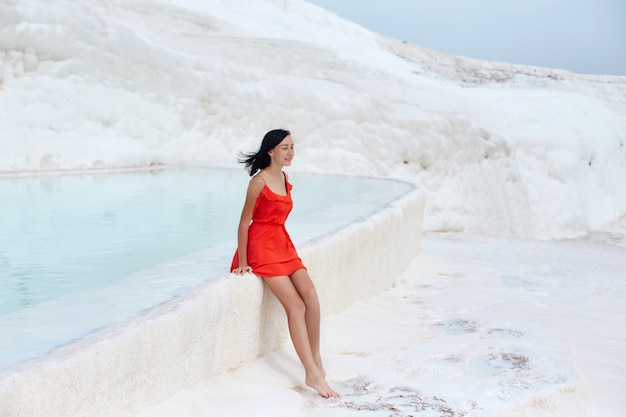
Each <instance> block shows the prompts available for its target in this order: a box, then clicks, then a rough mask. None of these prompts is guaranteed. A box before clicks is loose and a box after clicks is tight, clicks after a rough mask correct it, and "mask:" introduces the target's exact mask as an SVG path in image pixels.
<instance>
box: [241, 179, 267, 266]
mask: <svg viewBox="0 0 626 417" xmlns="http://www.w3.org/2000/svg"><path fill="white" fill-rule="evenodd" d="M264 186H265V182H264V181H263V178H261V177H260V176H259V175H256V176H254V177H253V178H252V179H251V180H250V183H249V184H248V190H247V191H246V201H245V203H244V205H243V210H241V218H240V219H239V227H238V228H237V252H238V254H239V267H238V268H236V269H235V270H233V272H234V273H235V274H237V275H243V274H245V273H246V272H250V273H252V267H250V265H248V229H249V228H250V222H251V221H252V212H253V210H254V205H255V204H256V199H257V198H258V197H259V194H261V190H263V187H264Z"/></svg>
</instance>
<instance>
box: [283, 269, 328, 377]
mask: <svg viewBox="0 0 626 417" xmlns="http://www.w3.org/2000/svg"><path fill="white" fill-rule="evenodd" d="M291 282H293V285H294V287H296V291H298V294H300V298H302V301H304V305H305V307H306V312H305V314H304V320H305V322H306V329H307V334H308V336H309V344H310V345H311V353H312V354H313V359H314V360H315V364H316V365H317V368H318V369H319V371H320V373H321V374H322V377H324V378H326V371H325V370H324V365H322V357H321V355H320V303H319V299H318V297H317V291H316V290H315V286H314V285H313V282H312V281H311V278H310V277H309V274H308V272H307V271H306V269H298V270H297V271H296V272H294V273H293V274H292V275H291Z"/></svg>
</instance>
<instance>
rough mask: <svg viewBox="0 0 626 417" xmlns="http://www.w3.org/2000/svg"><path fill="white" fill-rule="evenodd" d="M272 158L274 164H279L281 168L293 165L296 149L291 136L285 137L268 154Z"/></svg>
mask: <svg viewBox="0 0 626 417" xmlns="http://www.w3.org/2000/svg"><path fill="white" fill-rule="evenodd" d="M268 153H269V155H270V158H272V162H273V163H275V164H278V165H280V166H289V165H291V160H292V159H293V154H294V148H293V140H292V139H291V135H287V136H285V139H283V140H282V141H281V142H280V143H279V144H278V145H276V147H275V148H274V149H272V150H271V151H269V152H268Z"/></svg>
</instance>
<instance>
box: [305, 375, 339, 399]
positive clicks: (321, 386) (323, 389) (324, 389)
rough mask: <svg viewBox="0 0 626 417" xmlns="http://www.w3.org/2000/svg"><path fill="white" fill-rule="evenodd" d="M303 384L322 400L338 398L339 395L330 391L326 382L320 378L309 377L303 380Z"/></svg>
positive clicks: (332, 390)
mask: <svg viewBox="0 0 626 417" xmlns="http://www.w3.org/2000/svg"><path fill="white" fill-rule="evenodd" d="M304 382H305V383H306V384H307V385H308V386H309V387H311V388H313V389H314V390H315V391H317V392H318V393H319V394H320V395H321V396H322V397H324V398H336V397H339V393H338V392H337V391H335V390H334V389H332V388H331V387H330V386H329V385H328V383H327V382H326V380H325V379H324V378H323V377H322V376H321V375H319V376H317V377H309V376H307V377H306V378H305V379H304Z"/></svg>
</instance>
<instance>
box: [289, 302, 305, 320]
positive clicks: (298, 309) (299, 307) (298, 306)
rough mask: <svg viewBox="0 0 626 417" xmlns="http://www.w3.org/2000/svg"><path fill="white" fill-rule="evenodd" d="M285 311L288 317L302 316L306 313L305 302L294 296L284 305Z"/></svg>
mask: <svg viewBox="0 0 626 417" xmlns="http://www.w3.org/2000/svg"><path fill="white" fill-rule="evenodd" d="M285 311H286V312H287V315H288V316H290V317H292V316H293V317H297V316H304V314H305V313H306V304H305V303H304V301H303V300H302V299H300V298H296V299H294V300H292V301H291V302H289V304H288V305H286V306H285Z"/></svg>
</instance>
